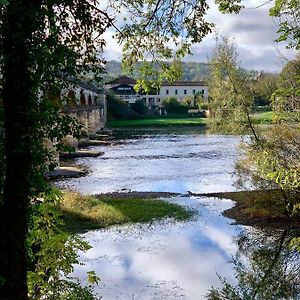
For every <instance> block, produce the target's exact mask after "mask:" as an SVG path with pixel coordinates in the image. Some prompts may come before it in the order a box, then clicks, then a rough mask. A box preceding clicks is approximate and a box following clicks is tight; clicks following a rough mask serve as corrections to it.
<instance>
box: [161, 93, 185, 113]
mask: <svg viewBox="0 0 300 300" xmlns="http://www.w3.org/2000/svg"><path fill="white" fill-rule="evenodd" d="M163 105H164V107H165V108H166V110H167V113H174V114H186V113H187V111H188V109H189V106H188V105H187V104H183V103H181V102H180V101H178V99H176V98H174V97H170V98H166V99H165V100H164V101H163Z"/></svg>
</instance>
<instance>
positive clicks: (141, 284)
mask: <svg viewBox="0 0 300 300" xmlns="http://www.w3.org/2000/svg"><path fill="white" fill-rule="evenodd" d="M172 201H173V202H177V203H181V204H183V205H187V206H188V207H190V208H192V209H194V210H196V215H195V219H194V220H192V221H189V222H186V223H178V222H172V221H170V220H167V221H164V222H162V223H159V222H155V223H153V224H151V225H140V224H138V225H132V226H124V227H113V228H111V229H109V230H99V231H92V232H89V233H87V234H84V235H83V236H84V237H85V238H86V239H87V240H88V241H89V242H90V243H91V245H92V247H93V248H92V249H91V250H89V251H88V252H87V253H81V257H80V260H81V261H83V262H84V263H85V265H84V266H76V268H75V273H74V274H75V275H77V276H78V277H80V278H84V277H85V272H86V271H89V270H95V271H96V273H97V274H98V275H99V276H100V277H101V279H102V281H101V283H100V285H98V286H97V287H96V288H95V291H96V292H98V293H99V295H101V296H103V299H124V300H125V299H126V300H127V299H130V300H131V299H170V300H171V299H205V295H206V294H207V292H208V289H210V288H211V286H215V287H216V286H219V285H220V281H219V279H218V276H217V273H219V274H220V275H222V276H225V277H226V278H227V280H229V282H234V277H233V271H232V265H231V264H229V263H228V261H229V260H230V259H231V257H232V256H233V255H235V253H236V251H237V246H236V244H235V237H237V236H238V234H239V233H240V232H241V228H239V227H237V226H231V225H229V223H230V220H228V219H226V218H223V217H220V212H221V211H222V210H224V209H226V208H229V207H230V206H231V205H232V202H231V201H229V200H224V201H220V200H219V199H212V198H196V197H191V198H184V197H177V198H174V199H173V200H172Z"/></svg>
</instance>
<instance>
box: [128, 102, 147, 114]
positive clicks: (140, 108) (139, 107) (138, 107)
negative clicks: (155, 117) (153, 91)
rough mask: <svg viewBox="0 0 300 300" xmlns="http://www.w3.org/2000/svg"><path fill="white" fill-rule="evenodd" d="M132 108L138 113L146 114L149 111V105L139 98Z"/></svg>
mask: <svg viewBox="0 0 300 300" xmlns="http://www.w3.org/2000/svg"><path fill="white" fill-rule="evenodd" d="M131 108H132V109H133V110H134V111H135V112H136V113H138V114H142V115H145V114H147V112H148V107H147V106H146V104H145V103H144V101H143V100H137V101H136V102H135V103H133V104H131Z"/></svg>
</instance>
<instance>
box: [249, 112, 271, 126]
mask: <svg viewBox="0 0 300 300" xmlns="http://www.w3.org/2000/svg"><path fill="white" fill-rule="evenodd" d="M272 118H273V112H272V111H266V112H257V113H254V114H252V115H251V120H252V122H253V123H254V124H272Z"/></svg>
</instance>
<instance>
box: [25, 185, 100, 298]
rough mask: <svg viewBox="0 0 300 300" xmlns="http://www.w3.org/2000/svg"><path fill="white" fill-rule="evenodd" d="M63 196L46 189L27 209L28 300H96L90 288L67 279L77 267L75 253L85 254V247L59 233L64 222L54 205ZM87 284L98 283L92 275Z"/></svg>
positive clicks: (86, 248) (90, 274) (82, 243)
mask: <svg viewBox="0 0 300 300" xmlns="http://www.w3.org/2000/svg"><path fill="white" fill-rule="evenodd" d="M61 197H62V194H61V193H60V192H59V191H57V190H55V189H49V190H48V192H46V193H43V194H41V195H40V198H37V199H35V201H34V203H32V204H31V206H30V215H29V216H30V226H29V232H28V237H27V249H28V272H27V274H28V276H27V279H28V292H29V299H31V300H33V299H34V300H42V299H43V300H52V299H53V300H76V299H81V300H95V299H98V298H96V297H95V296H94V295H93V293H92V287H91V285H89V286H87V287H82V286H81V285H80V283H81V282H80V281H79V280H78V279H76V278H71V277H68V274H70V273H71V272H73V265H74V264H78V263H79V261H78V255H77V252H78V250H82V251H86V250H88V249H89V248H90V246H89V245H88V243H86V242H85V241H83V240H82V239H80V238H79V237H76V236H73V235H70V234H69V233H67V232H65V231H64V230H63V229H62V226H63V220H62V217H61V215H60V213H59V212H58V209H57V205H58V203H59V201H60V199H61ZM87 279H88V281H89V282H90V283H91V284H92V283H98V282H99V278H98V277H97V276H96V275H95V273H94V272H88V273H87Z"/></svg>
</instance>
